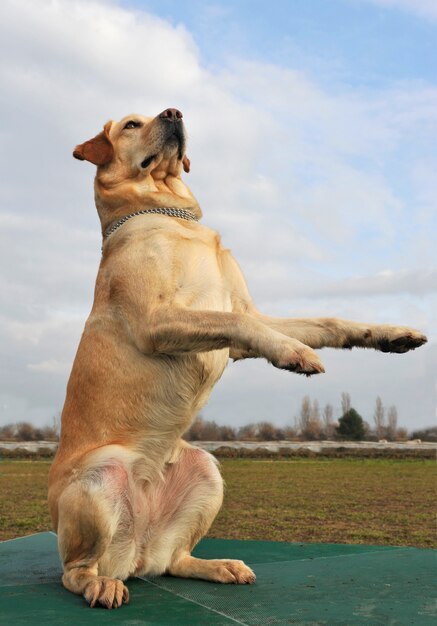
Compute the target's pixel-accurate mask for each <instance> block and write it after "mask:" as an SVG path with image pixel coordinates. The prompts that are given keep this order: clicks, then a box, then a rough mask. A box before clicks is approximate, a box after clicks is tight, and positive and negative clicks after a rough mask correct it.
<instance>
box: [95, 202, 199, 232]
mask: <svg viewBox="0 0 437 626" xmlns="http://www.w3.org/2000/svg"><path fill="white" fill-rule="evenodd" d="M146 213H155V214H156V213H158V214H159V215H170V216H171V217H179V218H180V219H182V220H188V221H190V220H193V221H195V222H197V221H198V218H197V217H196V216H195V215H194V213H193V212H192V211H190V210H188V209H176V208H172V207H156V208H155V209H143V210H141V211H136V212H135V213H131V214H130V215H125V216H124V217H122V218H121V219H120V220H118V222H115V224H113V225H112V226H111V227H110V228H108V229H107V230H106V231H105V233H104V235H103V239H106V238H107V237H109V235H112V233H113V232H114V231H116V230H117V228H120V226H122V225H123V224H124V223H125V222H127V220H130V218H131V217H136V216H137V215H145V214H146Z"/></svg>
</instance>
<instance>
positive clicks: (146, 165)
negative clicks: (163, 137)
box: [141, 154, 158, 169]
mask: <svg viewBox="0 0 437 626" xmlns="http://www.w3.org/2000/svg"><path fill="white" fill-rule="evenodd" d="M157 156H158V155H157V154H152V156H148V157H146V158H145V159H144V161H143V162H142V163H141V167H142V168H143V169H146V167H149V165H150V164H151V162H152V161H153V159H156V157H157Z"/></svg>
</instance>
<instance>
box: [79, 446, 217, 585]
mask: <svg viewBox="0 0 437 626" xmlns="http://www.w3.org/2000/svg"><path fill="white" fill-rule="evenodd" d="M88 463H89V468H88V469H86V470H85V471H84V474H83V475H82V479H83V480H85V481H86V482H92V483H93V484H94V485H95V486H96V487H97V488H98V491H99V494H100V495H101V496H103V497H104V500H105V501H106V505H105V508H106V511H107V513H109V514H110V518H109V519H110V524H111V526H112V529H113V537H112V541H111V544H110V545H109V546H108V548H107V550H106V552H105V553H104V555H103V556H102V557H101V559H100V560H99V565H98V567H99V574H100V575H103V576H110V577H116V578H121V579H126V578H127V577H129V576H133V575H140V574H149V575H159V574H162V573H163V572H164V571H165V570H166V569H167V568H168V567H169V565H170V562H171V558H172V554H173V552H174V549H175V545H176V544H177V543H178V541H179V536H180V535H181V534H182V535H183V536H185V535H186V541H187V545H188V543H189V541H190V537H191V536H192V532H193V527H192V523H193V522H192V521H191V522H190V518H191V517H192V514H191V511H192V512H195V510H196V502H197V506H199V504H200V502H202V501H203V502H211V505H213V500H214V498H215V497H217V496H215V495H214V493H213V491H211V488H212V485H218V484H220V485H221V483H222V479H221V476H220V472H219V470H218V468H217V464H216V462H215V460H214V459H213V457H211V455H209V454H208V453H207V452H205V451H204V450H200V449H198V448H195V447H193V446H191V445H189V444H186V443H185V442H179V443H178V444H177V445H176V447H175V448H174V450H173V457H172V459H171V462H167V463H166V464H165V465H164V466H163V467H162V469H161V471H160V472H159V473H157V474H156V475H155V476H154V478H152V479H150V480H148V481H144V480H139V479H138V474H139V473H141V468H140V467H139V466H141V464H142V463H144V459H142V458H141V457H140V456H139V455H138V454H136V453H134V452H132V451H129V450H127V449H125V448H122V447H121V446H117V445H111V446H106V447H105V448H103V449H101V450H99V451H96V452H95V453H92V454H91V455H90V457H89V459H88ZM191 499H192V500H193V505H192V507H190V505H189V501H190V500H191ZM219 499H220V502H221V497H220V496H219ZM184 507H186V508H185V509H184ZM193 507H194V508H193ZM184 510H185V513H184Z"/></svg>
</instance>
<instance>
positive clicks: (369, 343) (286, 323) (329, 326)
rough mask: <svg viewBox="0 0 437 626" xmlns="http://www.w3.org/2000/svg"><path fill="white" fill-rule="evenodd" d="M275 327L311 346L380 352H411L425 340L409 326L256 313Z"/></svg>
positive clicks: (264, 321) (263, 320) (259, 317)
mask: <svg viewBox="0 0 437 626" xmlns="http://www.w3.org/2000/svg"><path fill="white" fill-rule="evenodd" d="M256 319H259V320H261V321H262V322H263V323H264V324H266V325H268V326H269V327H270V328H271V329H272V330H275V331H277V332H280V333H282V334H284V335H287V337H293V338H294V339H298V340H299V341H302V342H303V343H305V344H306V345H308V346H311V347H312V348H325V347H327V348H346V349H347V348H354V347H359V348H374V349H375V350H380V351H381V352H397V353H402V352H408V351H409V350H414V349H415V348H418V347H419V346H421V345H423V344H424V343H426V341H427V339H426V337H425V335H423V334H422V333H421V332H419V331H417V330H414V329H413V328H408V327H407V326H391V325H389V324H363V323H359V322H350V321H348V320H341V319H336V318H332V317H329V318H323V317H321V318H309V319H297V318H296V319H287V318H283V319H281V318H274V317H268V316H266V315H261V314H259V315H257V316H256Z"/></svg>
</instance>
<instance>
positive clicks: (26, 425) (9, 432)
mask: <svg viewBox="0 0 437 626" xmlns="http://www.w3.org/2000/svg"><path fill="white" fill-rule="evenodd" d="M0 440H3V441H58V440H59V420H58V418H56V417H54V418H53V420H52V425H51V426H42V427H38V426H34V425H33V424H31V423H30V422H17V423H16V424H6V425H5V426H0Z"/></svg>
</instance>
